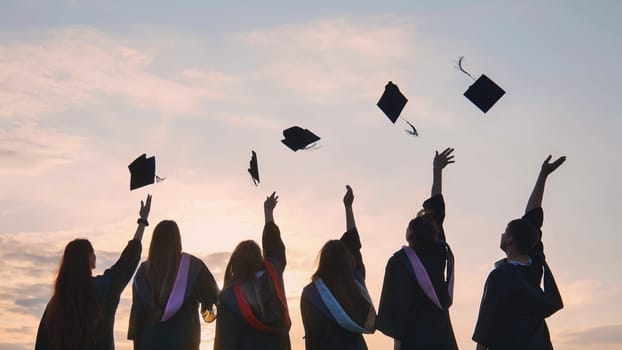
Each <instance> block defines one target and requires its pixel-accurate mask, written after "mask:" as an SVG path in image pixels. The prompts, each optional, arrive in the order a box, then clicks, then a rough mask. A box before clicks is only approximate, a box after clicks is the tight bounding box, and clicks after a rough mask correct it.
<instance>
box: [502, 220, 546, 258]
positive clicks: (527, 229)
mask: <svg viewBox="0 0 622 350" xmlns="http://www.w3.org/2000/svg"><path fill="white" fill-rule="evenodd" d="M508 233H509V234H510V235H511V236H512V241H513V242H514V246H515V247H516V249H517V250H518V252H519V253H521V254H529V253H530V252H531V250H532V249H533V247H534V246H535V245H536V243H537V242H538V238H539V232H538V230H537V229H536V228H534V227H533V226H532V225H531V224H529V223H528V222H527V221H526V220H525V219H515V220H512V221H510V223H509V224H508Z"/></svg>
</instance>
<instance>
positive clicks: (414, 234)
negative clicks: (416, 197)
mask: <svg viewBox="0 0 622 350" xmlns="http://www.w3.org/2000/svg"><path fill="white" fill-rule="evenodd" d="M407 232H408V235H407V237H406V240H407V241H408V243H410V245H411V246H413V247H414V248H415V249H425V248H426V247H428V246H431V245H433V244H434V243H436V242H437V241H438V236H439V233H440V230H439V227H438V225H437V224H436V222H435V221H434V218H433V217H432V215H431V214H428V213H423V214H420V215H417V217H416V218H414V219H412V220H410V222H409V223H408V228H407Z"/></svg>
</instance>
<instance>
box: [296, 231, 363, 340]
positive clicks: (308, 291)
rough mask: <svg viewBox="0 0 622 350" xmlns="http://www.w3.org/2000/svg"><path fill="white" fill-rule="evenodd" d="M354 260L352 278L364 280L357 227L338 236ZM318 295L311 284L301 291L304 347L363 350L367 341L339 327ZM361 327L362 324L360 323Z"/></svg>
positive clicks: (360, 335) (361, 336)
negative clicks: (354, 265) (354, 271)
mask: <svg viewBox="0 0 622 350" xmlns="http://www.w3.org/2000/svg"><path fill="white" fill-rule="evenodd" d="M341 241H342V242H343V243H344V244H345V245H346V246H347V247H348V249H349V250H350V252H351V253H352V255H353V256H354V260H355V261H356V274H357V275H356V276H355V278H356V279H357V280H358V281H359V282H360V283H363V284H364V283H365V265H364V264H363V258H362V256H361V240H360V238H359V234H358V231H357V229H356V228H354V229H351V230H348V231H347V232H346V233H344V234H343V236H342V237H341ZM318 298H319V294H318V291H317V290H316V288H315V285H314V284H313V283H310V284H308V285H307V286H306V287H305V288H304V289H303V290H302V296H301V299H300V311H301V313H302V323H303V325H304V329H305V347H306V349H307V350H366V349H367V344H366V343H365V339H363V335H362V334H360V333H353V332H350V331H348V330H346V329H344V328H342V327H341V326H340V325H339V324H338V323H337V321H335V319H334V318H333V317H332V316H331V315H330V313H329V312H328V309H326V307H325V306H324V307H322V306H323V304H322V303H321V300H320V301H318ZM361 326H362V325H361Z"/></svg>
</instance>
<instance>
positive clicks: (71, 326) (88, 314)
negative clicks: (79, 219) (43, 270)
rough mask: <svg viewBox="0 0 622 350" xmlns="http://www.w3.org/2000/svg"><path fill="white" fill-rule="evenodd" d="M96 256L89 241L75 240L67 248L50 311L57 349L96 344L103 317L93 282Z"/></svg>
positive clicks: (49, 323) (79, 349)
mask: <svg viewBox="0 0 622 350" xmlns="http://www.w3.org/2000/svg"><path fill="white" fill-rule="evenodd" d="M93 254H94V251H93V246H92V245H91V243H90V242H89V241H88V240H86V239H75V240H73V241H71V242H69V243H68V244H67V246H66V247H65V252H64V253H63V259H62V261H61V264H60V268H59V269H58V275H57V277H56V282H55V285H54V295H53V296H52V299H51V300H50V303H49V304H48V309H47V327H48V331H49V332H50V334H51V337H52V343H53V344H54V349H56V350H61V349H62V350H82V349H85V348H87V347H89V346H90V345H92V344H93V342H94V339H95V329H96V328H97V324H98V321H99V320H100V318H101V317H102V314H101V308H100V305H99V303H98V302H97V297H96V293H95V286H94V285H93V281H92V272H91V263H90V262H91V260H90V259H91V256H92V255H93Z"/></svg>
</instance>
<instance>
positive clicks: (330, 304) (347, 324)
mask: <svg viewBox="0 0 622 350" xmlns="http://www.w3.org/2000/svg"><path fill="white" fill-rule="evenodd" d="M355 282H356V284H357V285H358V286H359V288H360V289H361V294H362V295H363V297H364V298H365V299H366V300H367V301H368V302H369V305H373V304H372V302H371V298H370V297H369V293H368V292H367V288H365V286H364V285H363V284H362V283H360V282H359V281H356V280H355ZM313 284H314V285H315V288H316V289H317V291H318V292H319V293H320V298H321V299H322V302H324V305H326V308H327V309H328V312H330V314H331V315H332V316H333V318H334V319H335V321H337V324H339V326H341V327H342V328H344V329H346V330H348V331H350V332H352V333H367V334H369V333H371V332H370V331H368V330H366V329H365V328H363V327H361V326H360V325H359V324H357V323H356V322H354V321H353V320H352V319H351V318H350V316H348V314H347V313H346V311H345V310H344V309H343V308H342V307H341V305H340V304H339V302H338V301H337V299H335V297H334V296H333V293H331V292H330V290H329V289H328V287H327V286H326V284H324V281H322V279H321V278H318V279H316V280H315V282H313Z"/></svg>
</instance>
